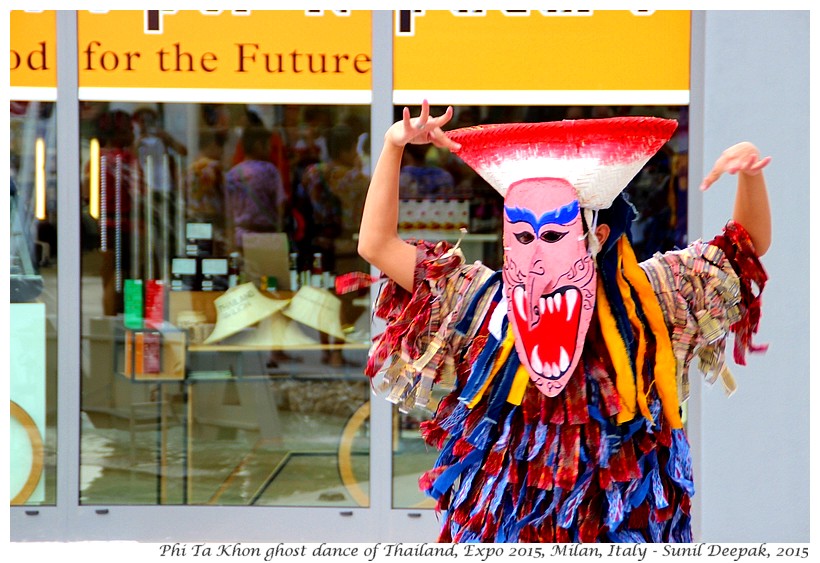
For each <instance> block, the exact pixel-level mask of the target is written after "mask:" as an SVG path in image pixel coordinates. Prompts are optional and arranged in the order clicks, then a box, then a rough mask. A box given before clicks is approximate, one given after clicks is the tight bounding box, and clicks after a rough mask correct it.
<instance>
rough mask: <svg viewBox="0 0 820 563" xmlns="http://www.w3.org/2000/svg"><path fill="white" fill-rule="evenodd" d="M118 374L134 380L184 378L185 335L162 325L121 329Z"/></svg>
mask: <svg viewBox="0 0 820 563" xmlns="http://www.w3.org/2000/svg"><path fill="white" fill-rule="evenodd" d="M121 341H122V346H123V348H122V353H123V362H122V373H123V375H124V376H126V377H128V378H130V379H134V380H137V381H141V380H179V379H184V378H185V364H186V354H187V349H186V335H185V332H184V331H182V330H179V329H177V328H176V327H173V326H171V325H168V324H167V323H166V324H163V325H162V329H160V330H156V329H148V328H145V329H142V330H132V329H124V330H123V332H122V338H121Z"/></svg>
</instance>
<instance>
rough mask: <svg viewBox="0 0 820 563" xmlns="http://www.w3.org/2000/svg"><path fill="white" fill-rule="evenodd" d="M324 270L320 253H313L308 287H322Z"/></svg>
mask: <svg viewBox="0 0 820 563" xmlns="http://www.w3.org/2000/svg"><path fill="white" fill-rule="evenodd" d="M324 281H325V280H324V270H323V269H322V253H321V252H314V253H313V267H312V268H311V271H310V285H312V286H313V287H323V286H324Z"/></svg>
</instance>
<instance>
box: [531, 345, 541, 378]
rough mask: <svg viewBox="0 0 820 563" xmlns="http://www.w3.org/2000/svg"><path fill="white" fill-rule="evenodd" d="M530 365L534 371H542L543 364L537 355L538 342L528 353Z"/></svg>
mask: <svg viewBox="0 0 820 563" xmlns="http://www.w3.org/2000/svg"><path fill="white" fill-rule="evenodd" d="M530 365H531V366H532V369H533V370H534V371H535V372H536V373H541V374H543V373H544V365H543V364H542V363H541V358H539V357H538V344H536V345H535V347H534V348H533V349H532V354H530Z"/></svg>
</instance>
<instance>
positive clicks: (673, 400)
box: [621, 244, 683, 428]
mask: <svg viewBox="0 0 820 563" xmlns="http://www.w3.org/2000/svg"><path fill="white" fill-rule="evenodd" d="M621 256H622V259H623V271H624V275H625V276H626V279H627V280H628V281H629V283H630V284H631V285H632V287H633V288H634V289H635V292H636V293H637V294H638V299H640V301H641V307H642V308H643V313H644V316H646V320H647V322H648V323H649V328H650V330H652V333H653V334H654V336H655V343H656V350H655V370H654V374H655V387H656V389H657V390H658V396H659V397H660V399H661V404H662V406H663V414H664V416H665V417H666V420H668V421H669V423H670V424H671V425H672V428H682V427H683V422H682V421H681V418H680V402H679V401H678V391H677V379H676V362H675V355H674V353H673V352H672V341H671V339H670V338H669V329H668V328H667V326H666V322H665V321H664V318H663V312H662V311H661V306H660V304H658V299H657V297H656V296H655V291H654V290H653V289H652V285H651V284H650V283H649V279H647V277H646V274H645V273H644V271H643V270H642V269H641V267H640V266H639V265H638V260H637V259H636V258H635V252H634V251H633V250H632V247H631V246H630V245H629V244H625V245H623V247H622V248H621Z"/></svg>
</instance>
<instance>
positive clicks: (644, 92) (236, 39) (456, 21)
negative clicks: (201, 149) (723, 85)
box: [10, 10, 691, 104]
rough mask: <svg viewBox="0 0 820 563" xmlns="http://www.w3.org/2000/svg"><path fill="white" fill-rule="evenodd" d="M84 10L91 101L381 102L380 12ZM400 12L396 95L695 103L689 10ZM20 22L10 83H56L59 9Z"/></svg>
mask: <svg viewBox="0 0 820 563" xmlns="http://www.w3.org/2000/svg"><path fill="white" fill-rule="evenodd" d="M77 14H78V22H77V25H78V45H77V56H78V68H79V85H80V98H81V99H85V100H95V99H97V100H117V99H153V100H158V101H211V98H213V101H226V100H230V99H232V98H235V97H236V95H237V94H236V91H238V90H241V91H242V94H241V97H242V98H243V101H258V102H265V101H267V102H271V103H283V102H308V103H310V102H322V101H323V100H328V101H329V100H330V99H331V98H332V101H333V102H334V103H345V102H350V103H369V101H370V99H371V92H370V91H371V84H372V76H371V75H372V57H371V54H372V49H373V46H372V42H371V37H372V29H371V28H372V17H371V12H370V11H367V10H255V11H250V10H142V11H137V10H113V11H102V12H92V11H79V12H77ZM394 14H395V26H394V40H393V41H394V89H395V90H394V101H396V103H418V101H419V100H420V99H421V97H427V98H428V99H429V100H430V101H431V102H432V103H512V104H516V103H532V104H539V103H540V104H551V103H552V104H555V103H567V104H583V103H623V104H629V103H642V102H644V103H661V104H663V103H668V104H673V103H688V93H689V70H690V69H689V52H690V41H691V39H690V33H691V29H690V28H691V17H690V12H688V11H646V10H644V11H592V10H563V11H561V10H396V11H395V12H394ZM10 23H11V37H10V39H11V86H12V87H13V88H18V89H20V88H29V89H31V88H34V89H37V88H43V87H46V88H52V89H53V88H54V87H55V86H56V13H55V12H54V11H46V12H38V13H30V12H23V11H19V10H18V11H12V12H11V21H10ZM437 98H441V99H437Z"/></svg>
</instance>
